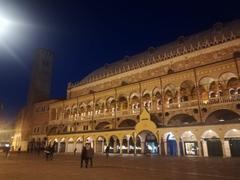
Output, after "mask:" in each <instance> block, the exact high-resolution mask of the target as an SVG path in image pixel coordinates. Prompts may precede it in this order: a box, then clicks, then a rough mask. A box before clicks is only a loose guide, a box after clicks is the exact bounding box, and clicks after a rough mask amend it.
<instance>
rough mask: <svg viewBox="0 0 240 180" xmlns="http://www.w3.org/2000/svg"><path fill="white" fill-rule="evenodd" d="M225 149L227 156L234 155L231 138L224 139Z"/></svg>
mask: <svg viewBox="0 0 240 180" xmlns="http://www.w3.org/2000/svg"><path fill="white" fill-rule="evenodd" d="M224 149H225V155H226V157H231V156H232V155H231V150H230V144H229V140H225V141H224Z"/></svg>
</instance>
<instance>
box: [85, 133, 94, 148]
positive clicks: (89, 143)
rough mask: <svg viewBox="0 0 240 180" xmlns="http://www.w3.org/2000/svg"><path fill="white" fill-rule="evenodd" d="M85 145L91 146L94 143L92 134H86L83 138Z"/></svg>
mask: <svg viewBox="0 0 240 180" xmlns="http://www.w3.org/2000/svg"><path fill="white" fill-rule="evenodd" d="M84 143H85V145H90V146H91V147H92V148H93V144H94V138H93V137H92V136H88V137H86V139H85V142H84Z"/></svg>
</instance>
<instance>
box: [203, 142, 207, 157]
mask: <svg viewBox="0 0 240 180" xmlns="http://www.w3.org/2000/svg"><path fill="white" fill-rule="evenodd" d="M202 146H203V147H202V148H203V156H204V157H208V147H207V141H206V140H202Z"/></svg>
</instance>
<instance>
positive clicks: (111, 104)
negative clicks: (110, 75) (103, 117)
mask: <svg viewBox="0 0 240 180" xmlns="http://www.w3.org/2000/svg"><path fill="white" fill-rule="evenodd" d="M115 108H116V100H115V99H114V97H112V96H110V97H108V98H107V99H106V113H111V114H114V111H115Z"/></svg>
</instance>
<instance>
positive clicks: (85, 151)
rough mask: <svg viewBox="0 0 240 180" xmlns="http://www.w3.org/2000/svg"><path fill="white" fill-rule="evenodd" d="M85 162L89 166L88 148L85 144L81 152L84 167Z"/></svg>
mask: <svg viewBox="0 0 240 180" xmlns="http://www.w3.org/2000/svg"><path fill="white" fill-rule="evenodd" d="M83 162H85V167H86V168H88V157H87V149H86V147H85V146H83V148H82V153H81V168H82V167H83Z"/></svg>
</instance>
